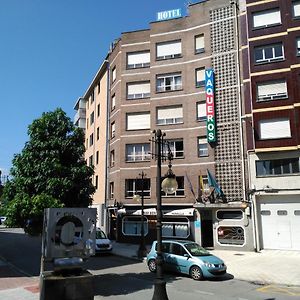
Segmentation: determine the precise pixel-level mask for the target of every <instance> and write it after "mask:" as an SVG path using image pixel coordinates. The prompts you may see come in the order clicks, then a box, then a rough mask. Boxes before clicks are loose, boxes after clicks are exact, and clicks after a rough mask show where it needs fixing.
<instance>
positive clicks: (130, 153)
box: [126, 143, 151, 162]
mask: <svg viewBox="0 0 300 300" xmlns="http://www.w3.org/2000/svg"><path fill="white" fill-rule="evenodd" d="M150 158H151V156H150V144H149V143H147V144H127V145H126V161H128V162H136V161H145V160H150Z"/></svg>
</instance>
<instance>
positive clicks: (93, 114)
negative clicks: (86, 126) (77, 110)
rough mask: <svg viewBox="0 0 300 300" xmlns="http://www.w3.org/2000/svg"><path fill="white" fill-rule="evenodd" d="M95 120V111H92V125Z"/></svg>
mask: <svg viewBox="0 0 300 300" xmlns="http://www.w3.org/2000/svg"><path fill="white" fill-rule="evenodd" d="M94 121H95V113H94V112H92V113H91V114H90V125H92V124H93V123H94Z"/></svg>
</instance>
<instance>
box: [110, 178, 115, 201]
mask: <svg viewBox="0 0 300 300" xmlns="http://www.w3.org/2000/svg"><path fill="white" fill-rule="evenodd" d="M109 196H110V199H114V197H115V184H114V182H110V183H109Z"/></svg>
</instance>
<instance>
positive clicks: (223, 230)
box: [217, 226, 245, 246]
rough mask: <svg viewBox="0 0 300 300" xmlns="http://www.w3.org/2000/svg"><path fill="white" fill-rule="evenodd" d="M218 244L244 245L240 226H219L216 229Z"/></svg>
mask: <svg viewBox="0 0 300 300" xmlns="http://www.w3.org/2000/svg"><path fill="white" fill-rule="evenodd" d="M217 233H218V242H219V243H220V244H222V245H240V246H242V245H244V243H245V233H244V228H243V227H240V226H219V227H218V229H217Z"/></svg>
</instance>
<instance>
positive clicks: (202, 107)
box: [197, 102, 207, 121]
mask: <svg viewBox="0 0 300 300" xmlns="http://www.w3.org/2000/svg"><path fill="white" fill-rule="evenodd" d="M206 118H207V117H206V103H205V102H199V103H197V120H198V121H205V120H206Z"/></svg>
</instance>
